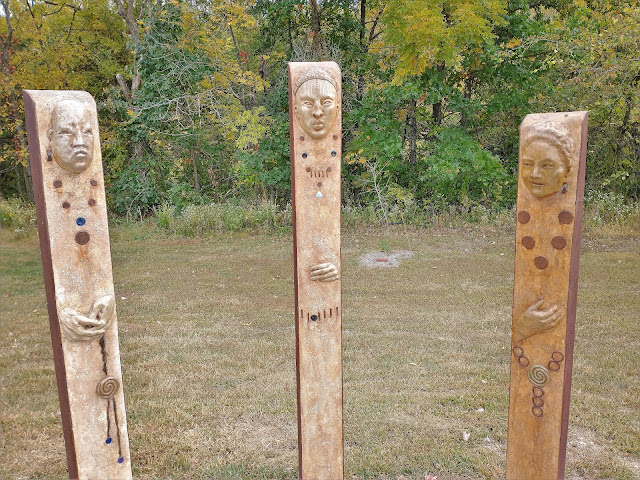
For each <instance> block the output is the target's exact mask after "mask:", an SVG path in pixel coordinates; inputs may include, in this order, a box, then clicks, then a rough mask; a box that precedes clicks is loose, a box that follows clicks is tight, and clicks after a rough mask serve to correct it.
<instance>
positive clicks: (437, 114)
mask: <svg viewBox="0 0 640 480" xmlns="http://www.w3.org/2000/svg"><path fill="white" fill-rule="evenodd" d="M444 68H445V63H444V62H441V63H439V64H438V65H437V67H436V71H437V72H438V74H440V73H442V72H444ZM432 118H433V123H434V124H435V125H436V126H440V125H442V121H443V120H444V108H443V106H442V99H440V100H438V101H437V102H435V103H434V104H433V111H432Z"/></svg>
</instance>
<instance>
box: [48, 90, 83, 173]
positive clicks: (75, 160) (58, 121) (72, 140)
mask: <svg viewBox="0 0 640 480" xmlns="http://www.w3.org/2000/svg"><path fill="white" fill-rule="evenodd" d="M48 136H49V147H50V149H51V153H52V154H53V158H55V159H56V162H58V165H60V166H61V167H62V168H64V169H65V170H67V171H68V172H71V173H80V172H83V171H85V170H86V169H87V168H88V167H89V165H91V161H92V160H93V128H92V127H91V113H90V112H89V111H88V109H87V108H86V107H85V105H84V104H83V103H81V102H78V101H76V100H63V101H62V102H60V103H58V104H57V105H56V106H55V107H54V109H53V112H52V114H51V127H50V128H49V132H48Z"/></svg>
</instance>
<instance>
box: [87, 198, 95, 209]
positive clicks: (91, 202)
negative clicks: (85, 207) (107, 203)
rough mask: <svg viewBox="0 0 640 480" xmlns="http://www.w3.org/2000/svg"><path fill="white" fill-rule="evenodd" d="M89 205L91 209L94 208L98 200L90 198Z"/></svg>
mask: <svg viewBox="0 0 640 480" xmlns="http://www.w3.org/2000/svg"><path fill="white" fill-rule="evenodd" d="M88 203H89V206H90V207H93V206H95V204H96V199H95V198H90V199H89V202H88Z"/></svg>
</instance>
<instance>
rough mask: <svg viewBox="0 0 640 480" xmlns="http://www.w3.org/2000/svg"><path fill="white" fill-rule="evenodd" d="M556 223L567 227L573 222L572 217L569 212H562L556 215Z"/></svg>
mask: <svg viewBox="0 0 640 480" xmlns="http://www.w3.org/2000/svg"><path fill="white" fill-rule="evenodd" d="M558 221H559V222H560V223H561V224H562V225H569V224H570V223H571V222H573V215H572V214H571V212H567V211H566V210H563V211H561V212H560V213H559V214H558Z"/></svg>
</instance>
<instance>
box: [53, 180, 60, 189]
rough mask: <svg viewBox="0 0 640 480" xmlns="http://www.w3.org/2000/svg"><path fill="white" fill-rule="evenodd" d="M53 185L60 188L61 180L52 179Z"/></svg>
mask: <svg viewBox="0 0 640 480" xmlns="http://www.w3.org/2000/svg"><path fill="white" fill-rule="evenodd" d="M53 186H54V187H55V188H60V187H61V186H62V180H54V181H53Z"/></svg>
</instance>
